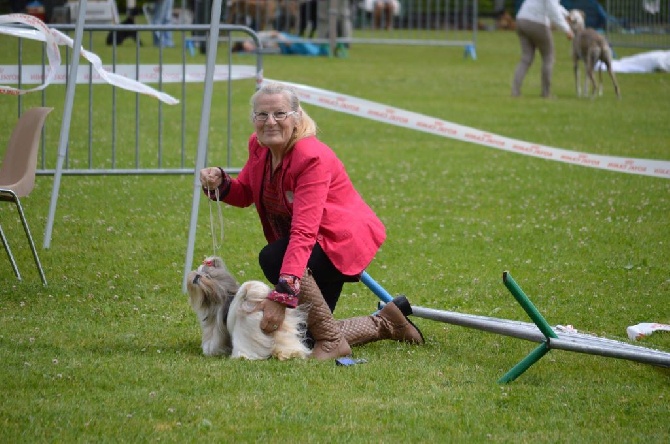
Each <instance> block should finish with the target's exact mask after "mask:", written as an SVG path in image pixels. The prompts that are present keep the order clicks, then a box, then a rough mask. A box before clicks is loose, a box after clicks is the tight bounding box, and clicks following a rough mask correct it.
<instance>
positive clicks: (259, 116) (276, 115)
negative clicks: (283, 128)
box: [254, 111, 296, 122]
mask: <svg viewBox="0 0 670 444" xmlns="http://www.w3.org/2000/svg"><path fill="white" fill-rule="evenodd" d="M295 113H296V112H295V111H289V112H286V111H275V112H273V113H272V114H270V113H265V112H260V113H257V112H254V120H257V121H259V122H265V121H266V120H268V119H269V118H270V116H272V118H273V119H275V122H281V121H283V120H286V118H287V117H288V116H290V115H291V114H295Z"/></svg>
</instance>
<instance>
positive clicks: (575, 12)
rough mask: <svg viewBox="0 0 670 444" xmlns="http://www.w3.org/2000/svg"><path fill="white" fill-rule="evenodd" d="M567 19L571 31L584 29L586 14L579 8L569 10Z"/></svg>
mask: <svg viewBox="0 0 670 444" xmlns="http://www.w3.org/2000/svg"><path fill="white" fill-rule="evenodd" d="M567 20H568V23H569V24H570V28H572V30H573V31H579V30H582V29H584V23H585V22H586V14H585V13H584V11H582V10H581V9H571V10H570V12H568V17H567Z"/></svg>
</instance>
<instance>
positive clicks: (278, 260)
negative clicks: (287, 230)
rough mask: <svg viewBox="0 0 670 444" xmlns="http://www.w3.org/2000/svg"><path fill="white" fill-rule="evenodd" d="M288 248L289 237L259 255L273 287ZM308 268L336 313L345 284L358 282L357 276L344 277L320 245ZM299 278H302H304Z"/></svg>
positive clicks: (264, 272) (316, 247)
mask: <svg viewBox="0 0 670 444" xmlns="http://www.w3.org/2000/svg"><path fill="white" fill-rule="evenodd" d="M287 248H288V237H285V238H282V239H279V240H277V241H275V242H273V243H271V244H268V245H266V246H265V247H264V248H263V249H262V250H261V252H260V253H259V254H258V263H259V264H260V266H261V269H262V270H263V274H265V277H266V278H267V280H268V281H270V282H272V284H273V285H277V281H278V280H279V270H280V269H281V265H282V262H283V261H284V254H286V249H287ZM307 267H308V268H309V269H310V270H312V275H313V276H314V281H316V285H318V287H319V289H320V290H321V294H323V298H324V299H325V300H326V303H327V304H328V307H330V311H332V312H334V311H335V306H336V305H337V301H338V300H339V298H340V294H341V293H342V287H343V286H344V283H345V282H356V281H358V277H357V276H347V275H344V274H342V273H341V272H340V271H339V270H338V269H337V268H335V266H334V265H333V263H332V262H331V261H330V259H329V258H328V256H326V253H325V252H324V251H323V249H322V248H321V246H320V245H319V244H318V243H317V244H315V245H314V249H313V250H312V255H311V256H310V257H309V260H308V261H307ZM298 277H300V278H302V276H298Z"/></svg>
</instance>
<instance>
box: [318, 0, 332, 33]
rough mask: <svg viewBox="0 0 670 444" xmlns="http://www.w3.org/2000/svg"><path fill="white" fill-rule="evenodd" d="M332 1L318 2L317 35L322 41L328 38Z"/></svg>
mask: <svg viewBox="0 0 670 444" xmlns="http://www.w3.org/2000/svg"><path fill="white" fill-rule="evenodd" d="M329 9H330V0H317V2H316V21H317V24H316V35H317V37H318V38H320V39H326V38H328V16H329V13H330V10H329Z"/></svg>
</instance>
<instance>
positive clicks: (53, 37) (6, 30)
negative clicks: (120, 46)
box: [0, 14, 179, 105]
mask: <svg viewBox="0 0 670 444" xmlns="http://www.w3.org/2000/svg"><path fill="white" fill-rule="evenodd" d="M15 23H21V24H24V25H27V26H30V27H32V28H34V29H25V28H19V27H17V26H9V25H11V24H15ZM0 34H8V35H12V36H14V37H21V38H26V39H32V40H39V41H42V42H44V43H45V44H46V52H47V57H48V59H49V66H48V67H47V68H46V78H44V83H42V84H41V85H39V86H37V87H35V88H32V89H28V90H22V89H17V88H13V87H9V86H0V94H10V95H20V94H26V93H29V92H34V91H40V90H42V89H44V88H46V87H47V86H49V84H51V83H53V82H54V80H55V79H56V77H57V76H59V67H60V64H61V57H60V50H59V48H58V46H59V45H60V46H69V47H70V48H73V47H74V42H73V40H72V39H71V38H70V37H68V36H67V35H65V34H63V33H62V32H60V31H58V30H57V29H52V28H49V27H48V26H47V25H46V24H45V23H44V22H43V21H41V20H40V19H38V18H36V17H33V16H32V15H27V14H8V15H0ZM81 54H82V55H83V56H84V57H85V58H86V60H88V61H89V62H91V65H92V66H93V69H94V70H95V72H96V73H97V75H98V76H100V78H101V79H103V80H104V81H105V82H106V83H109V84H110V85H114V86H118V87H119V88H123V89H126V90H129V91H135V92H138V93H141V94H146V95H148V96H152V97H155V98H157V99H158V100H160V101H162V102H165V103H167V104H169V105H175V104H177V103H179V100H177V99H175V98H174V97H172V96H170V95H169V94H165V93H163V92H160V91H156V90H155V89H153V88H151V87H150V86H147V85H145V84H143V83H140V82H138V81H136V80H132V79H129V78H127V77H124V76H122V75H119V74H115V73H112V72H109V71H107V70H105V68H104V67H103V66H102V61H101V60H100V57H98V56H97V55H96V54H94V53H92V52H90V51H86V50H85V49H84V48H81ZM60 76H62V74H60Z"/></svg>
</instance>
